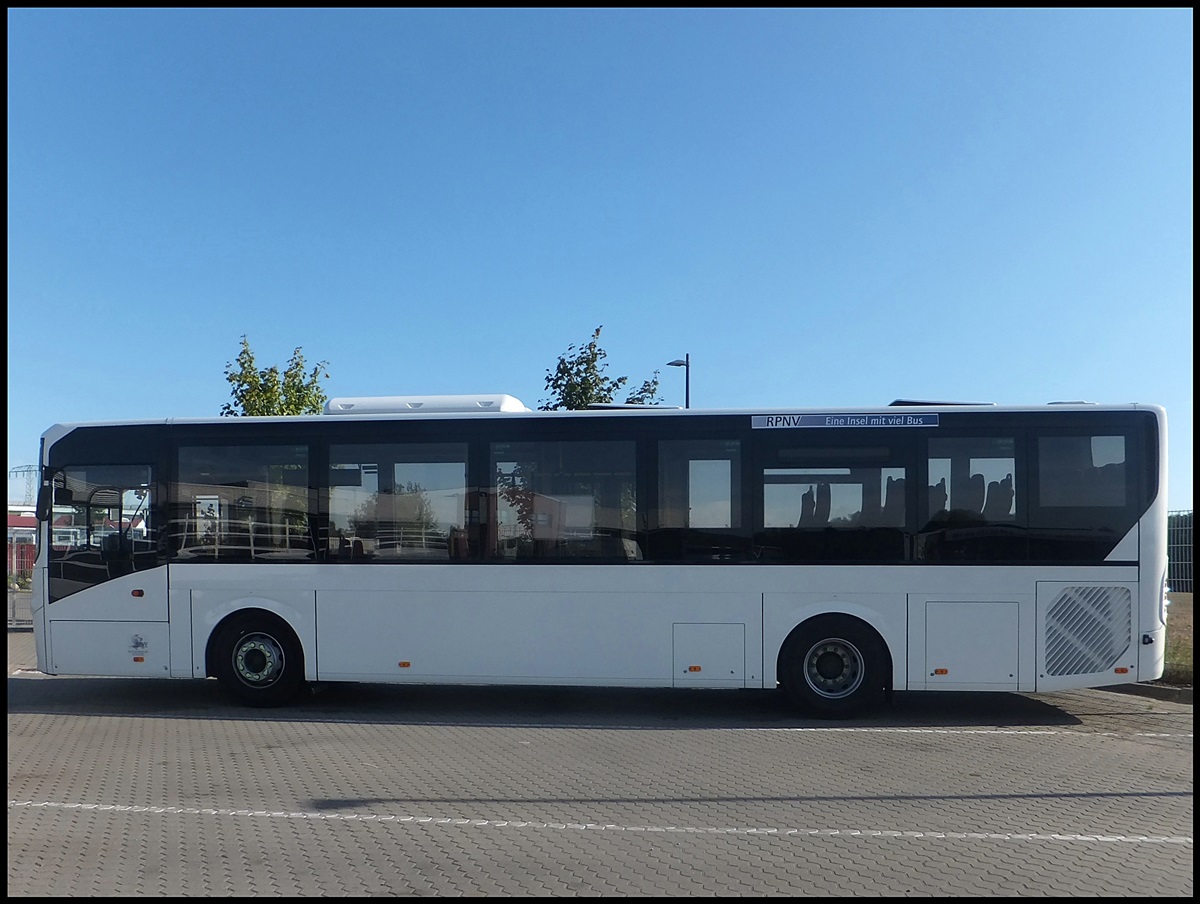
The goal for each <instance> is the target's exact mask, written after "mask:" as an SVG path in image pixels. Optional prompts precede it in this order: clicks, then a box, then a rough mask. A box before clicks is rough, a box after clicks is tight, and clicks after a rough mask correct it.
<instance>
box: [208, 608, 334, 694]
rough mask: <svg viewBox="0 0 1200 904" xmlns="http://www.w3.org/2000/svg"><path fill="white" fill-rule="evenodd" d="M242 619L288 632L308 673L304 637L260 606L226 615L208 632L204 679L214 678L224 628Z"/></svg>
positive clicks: (288, 623)
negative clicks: (218, 648) (253, 620)
mask: <svg viewBox="0 0 1200 904" xmlns="http://www.w3.org/2000/svg"><path fill="white" fill-rule="evenodd" d="M242 619H255V620H258V622H259V623H261V624H264V625H271V626H272V627H273V628H275V629H276V630H284V631H288V632H290V633H291V635H292V637H293V638H294V639H295V641H296V644H297V646H298V647H299V648H300V656H301V659H302V660H303V662H302V665H303V670H302V671H303V672H304V673H307V672H308V670H309V668H310V665H309V656H308V651H307V650H306V649H305V646H304V637H303V635H302V634H301V632H300V631H298V630H296V626H295V625H293V624H292V623H291V622H289V621H288V620H287V619H286V618H285V617H284V616H283V615H281V614H280V613H278V612H275V611H272V610H271V609H264V608H262V607H260V606H246V607H244V608H241V609H235V610H233V611H232V612H229V613H228V614H226V615H225V616H224V617H223V618H221V619H220V620H219V621H218V622H217V623H216V624H215V625H213V627H212V630H211V631H209V633H208V641H207V643H206V644H205V647H204V675H205V677H206V678H215V677H216V659H217V647H218V645H219V642H220V639H221V635H222V633H223V632H224V630H225V628H226V626H228V625H230V624H232V623H234V622H236V621H241V620H242Z"/></svg>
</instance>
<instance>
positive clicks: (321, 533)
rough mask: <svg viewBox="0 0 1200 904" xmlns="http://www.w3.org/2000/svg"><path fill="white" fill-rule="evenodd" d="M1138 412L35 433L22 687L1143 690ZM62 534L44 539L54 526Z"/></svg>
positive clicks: (794, 693)
mask: <svg viewBox="0 0 1200 904" xmlns="http://www.w3.org/2000/svg"><path fill="white" fill-rule="evenodd" d="M1166 447H1167V444H1166V415H1165V412H1164V411H1163V410H1162V409H1161V408H1159V407H1157V406H1154V405H1141V404H1128V405H1099V404H1087V403H1074V402H1072V403H1059V404H1050V405H1044V406H1022V407H1015V406H1013V407H1007V406H996V405H982V404H959V405H955V404H937V403H927V402H920V403H914V402H903V401H898V402H895V403H892V404H891V405H886V406H881V407H879V408H871V409H865V408H864V409H854V410H850V409H836V410H786V411H759V410H754V411H733V410H712V411H704V410H697V409H683V410H680V409H666V408H656V407H643V408H636V409H635V408H622V407H616V408H609V409H605V410H589V411H550V412H547V411H530V410H529V409H528V408H526V407H525V406H524V405H523V404H521V403H520V402H518V401H517V400H515V399H513V398H512V397H510V396H499V395H497V396H482V397H473V398H465V397H462V398H460V397H447V396H435V397H429V398H424V399H422V398H410V397H393V398H383V399H334V400H332V401H331V402H330V403H329V404H328V405H327V406H326V410H325V413H324V414H321V415H313V416H303V417H286V418H213V419H205V420H159V421H154V422H127V423H111V424H86V425H83V424H75V425H69V424H68V425H56V426H54V427H51V428H50V429H49V430H47V431H46V433H45V434H44V435H43V437H42V450H41V460H40V464H41V468H42V478H41V489H40V494H39V507H38V518H39V525H40V527H39V530H40V536H39V546H40V549H39V556H38V559H37V563H36V573H35V581H34V592H33V622H34V633H35V636H36V643H37V657H38V668H39V669H40V670H41V671H43V672H45V673H48V674H51V675H101V676H152V677H176V678H197V679H203V678H209V677H211V678H216V679H217V682H218V683H219V685H220V686H221V687H222V688H224V689H225V690H226V691H228V692H229V693H231V694H232V695H234V696H235V697H236V698H239V699H240V700H241V701H244V702H245V703H248V704H251V705H264V706H265V705H278V704H282V703H284V702H286V701H288V700H290V699H292V698H294V697H295V695H296V694H297V692H298V691H299V690H300V689H301V688H302V687H304V686H305V685H308V684H313V683H318V682H387V683H396V684H410V683H413V684H416V683H438V684H459V685H501V684H503V685H573V686H610V687H617V686H619V687H677V688H776V687H781V688H782V689H783V691H784V692H785V696H786V698H788V699H790V700H791V701H792V702H794V703H795V704H796V705H797V706H798V707H799V708H800V710H801V711H803V712H805V713H808V714H810V715H813V716H819V717H841V716H846V715H850V714H853V713H859V712H863V711H864V710H867V709H868V708H870V707H872V706H874V705H876V704H878V703H879V702H881V701H882V700H884V699H886V697H887V695H888V693H889V692H891V691H948V690H954V691H965V690H972V691H1005V692H1017V693H1038V692H1048V691H1058V690H1063V689H1069V688H1086V687H1099V686H1103V685H1113V684H1124V683H1131V682H1138V681H1147V680H1151V679H1155V678H1159V677H1160V676H1161V675H1162V672H1163V651H1164V646H1165V637H1166V625H1165V622H1166V607H1165V599H1164V591H1165V576H1166V570H1167V552H1166V549H1167V537H1166V525H1167V496H1166V489H1165V481H1166V473H1167V467H1166ZM65 541H69V542H65Z"/></svg>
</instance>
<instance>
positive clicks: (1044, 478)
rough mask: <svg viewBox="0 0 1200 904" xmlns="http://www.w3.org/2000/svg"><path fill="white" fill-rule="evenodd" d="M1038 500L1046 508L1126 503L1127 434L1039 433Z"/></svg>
mask: <svg viewBox="0 0 1200 904" xmlns="http://www.w3.org/2000/svg"><path fill="white" fill-rule="evenodd" d="M1038 504H1039V505H1041V506H1042V507H1043V508H1064V507H1070V506H1075V507H1092V506H1096V507H1104V508H1113V507H1120V506H1124V505H1125V504H1126V496H1125V437H1123V436H1042V437H1039V438H1038Z"/></svg>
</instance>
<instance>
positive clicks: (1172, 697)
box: [1097, 684, 1192, 706]
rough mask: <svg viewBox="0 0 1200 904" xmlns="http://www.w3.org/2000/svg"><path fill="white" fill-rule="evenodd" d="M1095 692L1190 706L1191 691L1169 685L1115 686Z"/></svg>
mask: <svg viewBox="0 0 1200 904" xmlns="http://www.w3.org/2000/svg"><path fill="white" fill-rule="evenodd" d="M1097 690H1105V691H1113V692H1115V693H1118V694H1133V695H1134V696H1137V697H1153V698H1154V699H1155V700H1168V701H1170V702H1171V703H1186V704H1187V705H1188V706H1191V705H1192V689H1191V688H1190V687H1175V686H1173V685H1170V684H1116V685H1113V686H1111V687H1104V688H1097Z"/></svg>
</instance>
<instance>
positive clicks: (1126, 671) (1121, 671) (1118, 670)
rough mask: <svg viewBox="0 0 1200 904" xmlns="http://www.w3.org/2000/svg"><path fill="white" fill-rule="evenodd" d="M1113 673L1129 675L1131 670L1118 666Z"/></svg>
mask: <svg viewBox="0 0 1200 904" xmlns="http://www.w3.org/2000/svg"><path fill="white" fill-rule="evenodd" d="M1113 671H1114V672H1116V673H1117V674H1118V675H1128V674H1129V669H1127V668H1124V667H1122V666H1118V667H1117V668H1115V669H1113Z"/></svg>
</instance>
